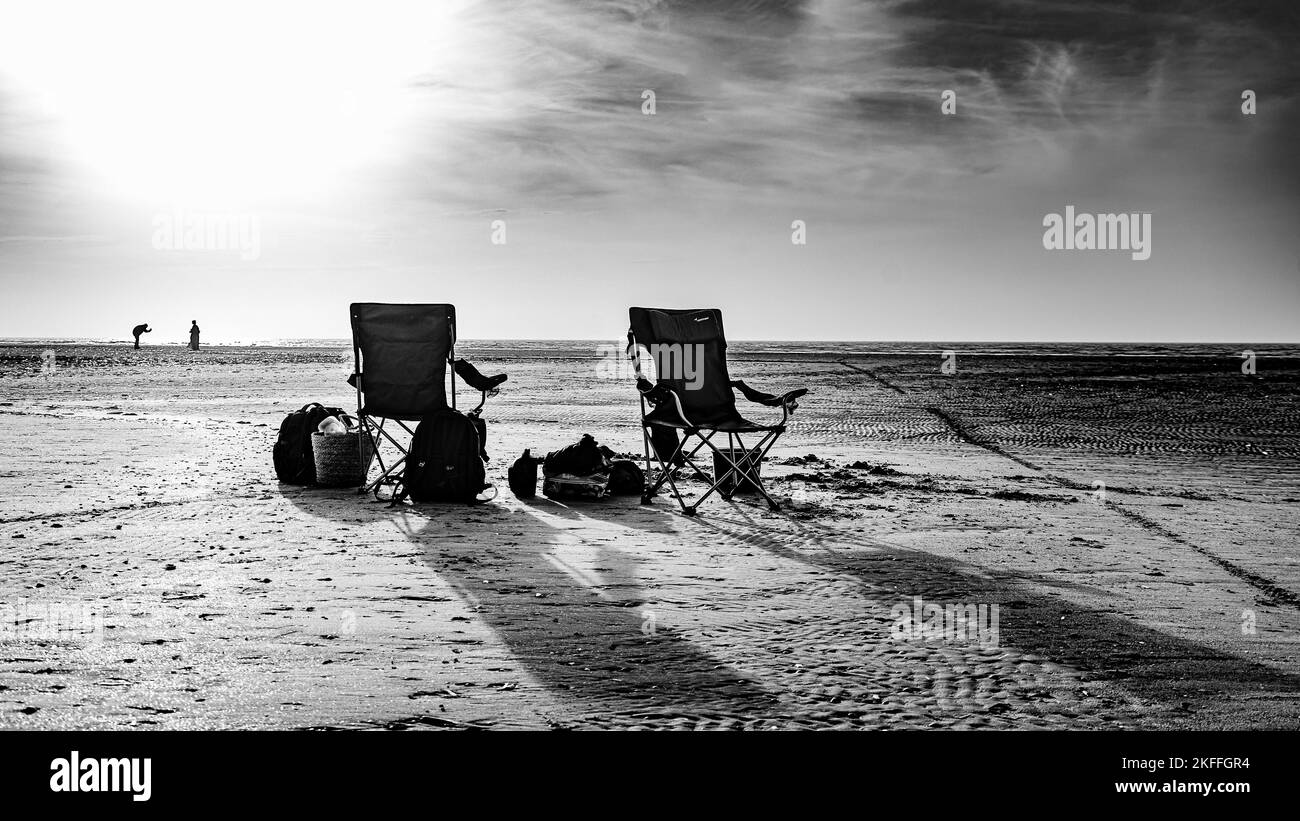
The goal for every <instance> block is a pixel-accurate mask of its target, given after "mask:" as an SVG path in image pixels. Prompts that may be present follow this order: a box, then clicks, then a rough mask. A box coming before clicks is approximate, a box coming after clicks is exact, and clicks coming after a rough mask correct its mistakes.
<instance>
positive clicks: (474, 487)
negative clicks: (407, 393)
mask: <svg viewBox="0 0 1300 821" xmlns="http://www.w3.org/2000/svg"><path fill="white" fill-rule="evenodd" d="M486 427H487V426H486V425H485V424H484V422H483V420H482V419H479V418H477V417H470V416H466V415H465V414H463V413H461V412H460V411H458V410H453V409H451V408H444V409H442V410H440V411H436V412H434V413H432V414H430V415H428V416H426V417H425V418H424V419H422V420H421V421H420V424H418V425H416V426H415V435H414V436H413V437H412V438H411V450H410V452H409V453H408V454H407V456H406V467H405V468H403V469H402V484H401V487H400V489H399V490H398V491H397V493H396V494H395V495H394V496H393V504H397V503H398V502H400V501H402V500H403V499H406V498H408V497H409V498H410V499H411V501H413V502H465V503H468V504H475V503H478V502H484V501H489V500H488V499H479V498H478V496H479V494H480V493H482V492H483V491H484V490H486V489H487V488H489V487H492V486H491V485H489V484H488V483H487V471H486V469H485V468H484V466H483V456H482V452H483V447H482V436H481V434H482V433H484V432H486V431H485V430H484V429H485V428H486ZM494 496H495V494H494Z"/></svg>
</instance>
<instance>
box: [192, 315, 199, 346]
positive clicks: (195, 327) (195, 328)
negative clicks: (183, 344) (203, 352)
mask: <svg viewBox="0 0 1300 821" xmlns="http://www.w3.org/2000/svg"><path fill="white" fill-rule="evenodd" d="M198 349H199V323H198V322H197V321H195V320H193V319H191V320H190V350H191V351H197V350H198Z"/></svg>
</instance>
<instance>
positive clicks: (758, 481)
mask: <svg viewBox="0 0 1300 821" xmlns="http://www.w3.org/2000/svg"><path fill="white" fill-rule="evenodd" d="M627 339H628V348H627V355H628V358H629V359H630V360H631V361H632V366H633V370H634V372H635V374H636V380H637V392H638V394H639V397H640V401H641V434H642V444H643V446H644V448H645V464H646V471H645V472H646V481H647V484H646V487H645V490H644V492H643V493H642V495H641V504H650V502H651V500H652V499H653V498H654V496H655V495H656V494H657V493H658V492H659V490H660V489H661V488H662V487H663V486H664V484H665V483H667V484H668V486H669V487H670V488H671V491H672V495H673V497H674V498H675V499H676V500H677V503H678V504H679V505H680V506H681V508H682V512H683V513H684V514H686V515H687V516H694V515H695V514H696V511H697V509H698V508H699V506H700V505H701V504H703V503H704V501H705V500H707V499H708V498H709V497H710V496H712V495H713V494H714V493H715V492H716V493H717V494H718V495H719V496H721V497H722V498H723V499H726V500H728V501H730V500H731V499H732V497H733V496H734V495H735V494H736V493H737V492H738V489H739V488H740V487H741V486H742V485H743V484H749V485H751V486H753V487H754V489H755V490H756V491H757V492H758V493H759V495H761V496H762V497H763V499H764V500H765V501H766V502H767V505H768V509H769V510H773V511H777V510H780V509H781V505H780V504H779V503H778V502H777V501H776V500H775V499H773V498H772V496H771V494H770V493H768V491H767V488H766V487H765V486H764V484H763V480H762V478H761V477H760V476H759V473H758V469H757V468H758V466H759V465H760V464H761V463H762V461H763V459H764V458H766V456H767V453H768V451H769V450H771V449H772V446H773V445H775V444H776V441H777V439H779V438H780V436H781V434H783V433H785V430H786V423H787V422H788V421H789V419H790V416H791V414H793V413H794V411H795V409H796V408H798V407H799V405H798V402H797V401H796V400H797V399H798V398H799V397H801V396H803V395H804V394H806V393H807V392H808V391H807V390H806V389H803V388H801V389H798V390H794V391H790V392H788V393H786V394H783V395H781V396H774V395H772V394H766V393H762V392H760V391H756V390H754V389H752V388H750V387H749V386H748V385H746V384H745V383H744V382H742V381H740V380H731V381H730V382H729V385H730V387H732V388H734V389H738V390H740V391H741V393H742V394H743V395H744V396H745V398H746V399H749V400H750V401H751V402H756V403H758V404H762V405H766V406H769V407H776V406H779V407H780V408H781V421H780V422H778V423H776V424H774V425H757V424H755V425H752V426H745V427H744V428H743V429H742V430H725V429H724V428H722V427H719V426H718V425H710V424H705V423H700V424H696V423H694V422H692V421H691V420H690V419H689V418H688V417H687V414H686V410H685V408H684V406H683V404H682V400H681V396H679V395H678V393H677V392H676V391H674V390H673V389H672V388H670V387H668V386H667V385H664V384H662V383H661V384H657V385H656V384H653V383H651V382H650V380H649V379H647V378H646V377H645V374H644V372H643V370H642V367H641V348H642V347H643V346H642V345H640V344H639V343H638V342H637V339H636V335H635V333H634V332H633V331H632V330H631V329H629V330H628V333H627ZM665 403H671V404H669V405H668V407H669V409H670V410H671V411H672V413H673V414H675V416H676V417H677V418H676V419H675V420H672V421H669V420H665V419H651V418H650V413H651V408H657V407H659V406H661V405H664V404H665ZM656 426H658V427H664V428H672V429H675V430H677V431H679V432H680V434H681V435H680V437H679V441H678V443H677V447H676V449H675V450H674V451H673V453H672V454H671V455H670V456H669V457H668V458H667V459H664V458H663V457H662V456H661V455H660V453H659V450H658V449H657V448H655V446H654V443H653V442H652V440H651V436H652V431H653V430H654V428H655V427H656ZM719 433H726V434H727V445H726V447H725V448H723V447H720V445H719V444H718V443H715V442H714V441H713V438H714V437H715V436H716V435H717V434H719ZM742 433H745V434H751V433H757V434H761V436H760V438H759V440H758V443H757V444H756V445H754V446H753V447H752V448H751V447H747V446H746V445H745V442H744V440H743V439H742V438H741V434H742ZM751 441H752V440H751ZM688 447H689V450H688V449H687V448H688ZM706 447H707V448H708V449H709V451H710V453H711V454H713V455H715V457H716V458H715V465H716V459H721V460H722V462H723V463H724V465H723V467H724V470H722V471H721V475H716V474H717V473H718V471H716V470H715V471H714V472H713V474H710V473H709V472H706V471H704V470H702V469H701V468H700V466H699V465H698V464H696V462H695V458H696V455H697V454H699V452H700V450H701V449H703V448H706ZM652 456H653V457H654V461H655V462H656V463H657V464H658V465H659V476H658V478H656V479H655V480H654V481H653V482H651V481H650V479H649V477H650V475H651V468H652V464H651V457H652ZM687 466H689V467H690V468H691V469H692V470H694V471H695V476H702V477H705V478H706V479H709V477H710V476H711V479H709V481H710V484H709V487H708V489H707V490H706V491H705V492H704V493H703V495H701V496H700V497H699V498H697V499H696V500H695V501H694V502H692V503H690V504H687V503H686V499H685V498H684V496H683V494H682V490H681V488H679V487H678V486H677V477H676V473H677V471H678V470H681V469H682V468H684V467H687ZM733 477H734V478H733ZM729 483H730V484H729Z"/></svg>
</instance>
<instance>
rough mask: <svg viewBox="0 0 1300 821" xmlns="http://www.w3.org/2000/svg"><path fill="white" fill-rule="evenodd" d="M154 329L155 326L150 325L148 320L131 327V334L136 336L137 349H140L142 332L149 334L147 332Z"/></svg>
mask: <svg viewBox="0 0 1300 821" xmlns="http://www.w3.org/2000/svg"><path fill="white" fill-rule="evenodd" d="M152 331H153V328H150V327H149V323H148V322H145V323H143V324H140V325H136V326H135V327H134V328H132V329H131V335H132V336H134V337H135V349H136V350H137V351H138V350H140V334H147V333H151V332H152Z"/></svg>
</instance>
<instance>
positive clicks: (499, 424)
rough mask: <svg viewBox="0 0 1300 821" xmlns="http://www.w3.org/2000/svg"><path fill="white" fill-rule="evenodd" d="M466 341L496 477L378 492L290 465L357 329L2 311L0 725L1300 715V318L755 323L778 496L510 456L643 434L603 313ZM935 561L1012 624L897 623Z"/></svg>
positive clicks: (752, 373) (923, 595) (938, 584)
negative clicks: (249, 342)
mask: <svg viewBox="0 0 1300 821" xmlns="http://www.w3.org/2000/svg"><path fill="white" fill-rule="evenodd" d="M47 349H50V350H54V352H55V354H54V357H53V363H54V366H53V368H48V367H47V368H46V369H45V371H44V372H43V371H42V363H43V361H49V359H48V358H47V359H46V360H43V359H42V354H43V352H44V351H45V350H47ZM459 352H460V353H461V354H462V355H464V356H467V357H469V358H470V359H472V360H474V361H475V362H476V364H477V365H478V366H479V367H480V369H482V370H484V371H485V372H489V373H491V372H497V371H506V372H508V373H509V374H510V380H509V382H507V383H506V385H505V386H504V388H503V390H502V391H501V394H500V396H498V397H496V398H494V399H492V400H490V402H489V405H488V410H487V412H486V414H485V417H486V418H487V420H488V425H489V441H488V450H489V452H490V454H491V456H492V461H491V462H490V464H489V477H490V479H492V480H493V481H495V482H496V483H497V484H498V485H499V486H500V488H501V493H500V496H499V497H498V498H497V500H496V501H495V502H493V503H491V504H488V505H485V506H479V507H474V508H468V507H459V506H422V507H407V508H402V509H391V508H389V507H388V506H387V505H386V504H383V503H379V502H376V501H375V500H374V499H372V498H370V497H363V496H358V495H357V494H356V493H355V492H354V491H349V490H324V489H311V488H300V487H289V486H282V485H280V484H279V483H278V482H277V481H276V479H275V474H274V471H273V470H272V466H271V458H270V454H271V445H272V443H273V441H274V438H275V434H276V430H277V428H278V426H279V423H280V420H281V419H282V418H283V416H284V415H285V414H286V413H288V412H289V411H290V410H293V409H295V408H297V407H298V406H301V405H302V404H303V403H305V402H307V401H311V400H317V401H321V402H323V403H326V404H330V405H339V406H342V407H345V408H346V407H351V406H354V404H355V399H354V394H353V393H352V392H351V390H350V388H349V387H348V386H347V384H346V382H345V381H344V380H345V379H346V377H347V375H348V374H349V373H350V372H351V366H352V361H351V351H350V350H347V349H345V348H292V349H290V348H205V349H204V350H203V351H201V352H198V353H194V352H190V351H188V350H185V349H183V348H180V347H162V346H154V347H146V348H145V349H143V350H140V351H133V350H131V349H130V346H129V345H127V346H123V345H116V346H78V345H55V346H42V345H34V346H33V345H24V346H11V347H7V348H0V370H2V371H3V380H4V385H5V389H4V391H3V396H2V397H0V427H2V428H3V434H2V436H3V440H4V448H3V453H4V457H5V458H4V460H3V462H2V463H0V498H3V499H4V502H3V507H2V510H3V513H2V514H0V604H2V605H3V606H4V607H5V608H6V609H5V610H4V611H3V613H2V614H0V615H3V617H4V618H3V619H2V620H0V630H4V631H5V632H4V633H3V635H0V728H21V729H95V728H104V729H118V728H133V727H135V728H160V729H224V728H285V729H298V728H332V727H343V728H390V729H407V728H411V729H415V728H497V729H513V728H532V729H538V728H540V729H545V728H548V727H549V728H596V727H601V728H647V729H726V728H747V729H803V728H846V729H847V728H853V729H896V728H900V729H901V728H908V729H913V728H977V727H978V728H1017V729H1031V728H1080V729H1122V728H1190V729H1224V728H1290V729H1294V728H1295V727H1297V726H1300V639H1297V636H1300V559H1298V558H1297V554H1296V544H1297V541H1298V539H1297V537H1298V536H1300V516H1297V504H1298V503H1300V358H1297V357H1296V356H1295V355H1294V353H1292V354H1290V355H1286V356H1283V355H1279V356H1271V357H1270V356H1263V355H1261V357H1260V359H1259V364H1258V372H1257V374H1256V375H1254V376H1245V375H1243V374H1242V372H1241V369H1240V364H1241V360H1240V359H1239V358H1236V357H1235V354H1234V353H1233V352H1232V351H1231V350H1230V349H1229V348H1226V347H1225V348H1223V349H1222V350H1218V351H1216V352H1207V353H1205V354H1204V355H1187V354H1182V355H1178V356H1166V357H1141V356H1129V357H1123V356H1121V357H1116V356H1108V355H1100V354H1096V355H1070V356H1058V355H1045V354H1041V353H1039V354H1030V353H1025V354H1022V355H1001V356H981V355H976V354H967V353H963V352H961V351H959V352H958V367H957V371H956V373H955V374H952V375H945V374H943V373H942V372H941V371H940V357H939V355H938V352H937V351H934V352H928V353H881V354H878V355H872V354H866V353H860V352H857V353H854V352H850V353H848V354H847V355H839V354H837V353H836V352H835V351H834V350H833V349H831V350H817V351H810V352H801V351H799V350H793V349H789V348H786V349H779V350H777V349H771V348H765V347H764V346H762V345H760V344H758V343H749V344H748V345H746V344H744V343H738V344H735V345H734V346H733V351H732V370H733V377H735V378H743V379H745V380H746V381H747V382H749V383H750V384H752V385H754V386H755V387H759V388H760V389H764V390H786V389H789V388H793V387H797V386H800V385H803V386H807V387H808V388H809V389H810V391H811V393H810V395H809V396H808V397H807V398H806V400H805V401H804V402H803V403H802V406H801V408H800V410H799V412H798V413H797V414H796V416H795V419H794V423H793V424H792V425H791V427H790V430H789V432H788V433H787V434H786V436H785V437H784V438H783V439H782V440H781V442H780V444H779V445H778V447H777V448H776V449H775V450H774V451H773V453H772V460H771V461H770V462H769V463H768V464H766V465H765V467H764V470H765V475H767V476H769V477H770V478H771V487H772V489H773V491H774V494H775V495H776V496H778V497H779V498H781V499H782V500H785V501H787V503H788V504H787V510H785V511H783V512H779V513H772V512H769V511H768V510H767V509H766V507H764V506H761V505H758V504H754V503H753V502H750V501H745V500H743V499H740V498H739V497H738V499H737V500H736V501H735V502H734V503H733V502H725V501H721V500H717V499H714V500H711V501H710V502H708V503H707V504H706V505H705V506H704V507H703V508H701V515H700V516H698V517H697V518H694V519H691V518H687V517H684V516H682V515H681V514H680V512H679V511H678V510H677V509H676V506H675V504H674V503H673V501H672V500H671V499H670V498H668V497H667V496H661V497H660V498H658V499H656V501H655V503H654V504H652V505H649V506H642V505H640V504H639V500H638V499H637V498H636V497H620V498H614V499H609V500H605V501H602V502H598V503H585V504H584V503H573V504H560V503H558V502H555V501H552V500H549V499H545V498H543V497H541V496H539V497H538V498H537V499H535V500H531V501H528V502H524V501H520V500H518V499H516V498H515V497H514V496H513V495H512V494H511V493H510V492H509V490H508V489H507V488H506V481H505V473H506V468H507V467H508V465H509V464H510V462H511V461H512V460H513V459H514V458H515V457H517V456H518V455H519V453H520V452H521V451H522V450H523V449H524V448H525V447H528V448H532V450H533V452H534V453H545V452H546V451H549V450H554V449H556V448H558V447H560V446H563V445H565V444H568V443H570V442H573V441H575V440H576V439H577V438H578V437H579V436H581V434H583V433H591V434H592V435H593V436H595V437H596V438H597V439H598V440H599V441H600V442H602V443H603V444H606V445H608V446H610V447H611V448H613V449H614V450H616V451H621V452H635V453H639V452H640V448H641V441H640V433H639V430H638V427H637V404H636V399H635V392H634V390H633V386H632V384H631V381H630V379H629V378H622V379H608V378H603V377H602V376H601V374H600V373H599V358H598V354H597V352H596V351H595V343H591V344H589V345H587V346H586V348H585V349H584V347H583V345H582V343H571V344H569V345H567V346H561V345H558V344H557V345H555V346H552V347H548V346H547V345H546V344H544V343H520V344H519V345H517V346H514V347H511V346H510V344H509V343H495V344H493V345H479V346H476V345H475V344H474V343H472V342H470V343H464V344H462V346H461V348H460V350H459ZM461 399H462V403H464V402H466V401H467V400H469V399H470V395H469V392H468V391H463V392H462V393H461ZM470 404H471V405H472V404H473V402H470ZM762 413H763V409H760V410H759V411H758V412H756V413H755V414H754V416H755V417H762ZM918 598H919V599H920V600H921V601H923V602H926V603H934V604H939V605H946V604H960V605H965V604H975V605H997V613H998V637H997V641H996V642H995V643H992V644H986V646H980V645H979V644H978V643H974V642H960V641H944V640H938V641H936V640H899V639H898V637H897V636H895V635H891V625H893V624H894V622H895V617H894V616H892V615H891V611H893V610H895V608H897V607H898V606H900V605H904V606H911V604H912V603H913V602H915V601H916V600H917V599H918ZM78 608H80V609H79V610H77V609H78ZM71 610H77V612H93V613H94V614H95V617H96V618H99V619H102V621H101V622H99V623H98V624H99V625H100V626H99V627H97V628H95V629H92V630H83V629H81V628H83V627H84V624H80V623H79V624H77V625H74V627H75V628H76V629H62V630H58V631H51V630H50V627H51V622H52V621H55V620H56V617H55V615H54V614H57V613H66V612H69V611H71Z"/></svg>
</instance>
